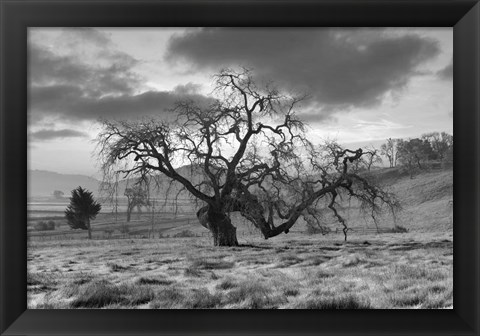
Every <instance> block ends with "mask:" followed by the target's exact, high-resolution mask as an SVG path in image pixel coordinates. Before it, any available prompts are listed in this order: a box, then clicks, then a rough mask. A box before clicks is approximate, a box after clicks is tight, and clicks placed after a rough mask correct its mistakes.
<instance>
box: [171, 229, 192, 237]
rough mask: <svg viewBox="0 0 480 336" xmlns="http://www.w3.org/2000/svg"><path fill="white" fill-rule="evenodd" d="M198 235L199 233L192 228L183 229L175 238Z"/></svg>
mask: <svg viewBox="0 0 480 336" xmlns="http://www.w3.org/2000/svg"><path fill="white" fill-rule="evenodd" d="M196 236H197V235H196V234H195V233H193V232H192V231H190V230H183V231H180V232H177V233H176V234H174V235H173V237H174V238H189V237H196Z"/></svg>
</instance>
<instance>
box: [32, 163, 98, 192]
mask: <svg viewBox="0 0 480 336" xmlns="http://www.w3.org/2000/svg"><path fill="white" fill-rule="evenodd" d="M27 180H28V182H27V188H28V197H48V196H52V197H53V192H54V191H55V190H60V191H62V192H63V193H64V194H65V197H68V196H70V192H71V191H72V190H73V189H75V188H76V187H78V186H82V187H84V188H86V189H88V190H90V191H91V192H93V193H94V194H95V195H98V187H99V185H100V182H99V181H98V180H96V179H94V178H92V177H89V176H85V175H70V174H59V173H55V172H51V171H46V170H29V171H28V176H27Z"/></svg>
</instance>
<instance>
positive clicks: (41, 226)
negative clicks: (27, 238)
mask: <svg viewBox="0 0 480 336" xmlns="http://www.w3.org/2000/svg"><path fill="white" fill-rule="evenodd" d="M34 229H35V230H37V231H51V230H55V222H54V221H52V220H50V221H48V222H45V221H39V222H37V224H35V225H34Z"/></svg>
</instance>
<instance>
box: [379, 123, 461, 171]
mask: <svg viewBox="0 0 480 336" xmlns="http://www.w3.org/2000/svg"><path fill="white" fill-rule="evenodd" d="M380 153H381V155H383V156H385V157H386V158H387V159H388V162H389V165H390V167H391V168H393V167H396V166H397V165H400V166H402V167H404V168H406V169H407V171H408V172H409V173H410V175H411V176H413V174H414V172H415V171H418V170H423V169H426V168H428V167H429V164H430V163H451V162H453V136H452V135H451V134H448V133H446V132H431V133H426V134H423V135H422V136H421V137H420V138H413V139H392V138H389V139H387V140H386V143H384V144H382V145H381V147H380Z"/></svg>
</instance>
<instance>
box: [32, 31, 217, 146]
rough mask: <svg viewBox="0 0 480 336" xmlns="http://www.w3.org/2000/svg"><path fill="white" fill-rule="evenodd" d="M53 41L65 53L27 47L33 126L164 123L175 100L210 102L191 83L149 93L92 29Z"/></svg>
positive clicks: (129, 64) (124, 57) (36, 43)
mask: <svg viewBox="0 0 480 336" xmlns="http://www.w3.org/2000/svg"><path fill="white" fill-rule="evenodd" d="M57 40H58V41H59V43H63V44H65V45H66V47H65V45H64V46H63V48H58V49H59V50H55V51H52V50H50V49H49V48H48V46H47V45H44V44H42V41H41V40H40V39H39V38H38V39H37V40H35V39H33V40H31V41H29V42H30V43H29V74H30V88H29V104H30V109H29V114H30V120H31V122H32V123H33V125H34V126H35V125H37V126H38V125H41V122H42V121H44V120H51V119H52V117H53V118H57V119H60V120H61V121H84V120H87V121H96V120H98V119H99V118H105V119H118V120H122V119H138V118H141V117H153V116H164V117H167V116H168V110H169V109H170V108H172V106H173V105H174V104H175V103H176V102H177V101H179V100H185V99H189V100H196V101H198V102H200V103H209V102H211V99H210V98H207V97H205V96H203V95H201V94H199V91H200V89H201V85H199V84H195V83H191V82H190V83H187V84H185V85H178V86H176V87H175V88H174V89H173V91H152V90H150V91H148V90H147V89H146V88H144V87H142V83H143V82H144V81H143V80H142V78H140V77H139V76H138V75H137V74H136V72H135V69H134V68H135V66H136V65H137V64H138V62H139V61H137V60H136V59H134V58H132V57H131V56H129V55H128V54H126V53H124V52H121V51H118V50H116V49H115V46H114V45H113V44H112V42H111V41H110V39H109V37H108V36H107V35H106V34H104V33H102V32H99V31H97V30H96V29H92V28H68V29H64V30H63V31H62V32H61V34H60V36H59V37H58V38H57ZM79 46H81V48H79ZM64 49H65V50H64ZM77 49H78V50H77ZM49 134H50V133H49ZM41 136H42V134H40V135H39V136H37V137H36V138H38V139H41Z"/></svg>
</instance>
